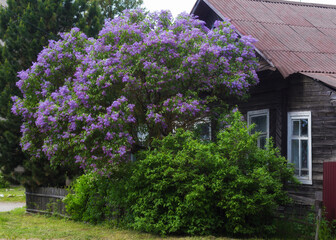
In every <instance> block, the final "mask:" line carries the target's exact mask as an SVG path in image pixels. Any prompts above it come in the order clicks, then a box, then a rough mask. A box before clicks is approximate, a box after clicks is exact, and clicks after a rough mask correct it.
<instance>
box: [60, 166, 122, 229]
mask: <svg viewBox="0 0 336 240" xmlns="http://www.w3.org/2000/svg"><path fill="white" fill-rule="evenodd" d="M121 169H123V167H122V168H121ZM121 169H119V171H118V172H117V171H116V172H115V174H114V175H113V176H111V177H106V176H100V175H99V174H97V173H92V172H91V173H87V174H84V175H82V176H81V177H79V178H77V179H76V181H75V182H74V183H73V185H72V186H71V187H70V189H69V194H68V195H67V196H66V198H65V199H64V202H65V204H66V211H67V213H68V214H69V215H70V216H71V218H72V219H74V220H78V221H85V222H90V223H101V222H104V221H106V220H118V221H119V220H122V218H121V216H122V213H123V211H124V209H125V203H126V202H125V190H124V186H125V184H123V181H124V177H125V176H127V174H126V173H125V172H123V171H121ZM118 173H119V174H120V175H118Z"/></svg>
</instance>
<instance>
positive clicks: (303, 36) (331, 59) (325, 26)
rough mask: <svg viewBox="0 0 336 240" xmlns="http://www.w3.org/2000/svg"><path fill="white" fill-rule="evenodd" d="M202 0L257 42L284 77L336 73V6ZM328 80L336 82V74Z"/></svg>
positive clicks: (266, 0) (271, 0)
mask: <svg viewBox="0 0 336 240" xmlns="http://www.w3.org/2000/svg"><path fill="white" fill-rule="evenodd" d="M203 1H204V2H205V3H206V4H207V5H208V6H209V7H210V8H211V9H212V10H214V11H215V12H216V13H217V14H218V15H219V16H220V17H221V18H224V17H225V18H229V19H230V20H231V22H232V24H233V25H234V26H235V27H236V28H237V30H238V32H239V33H241V34H244V35H251V36H253V37H255V38H256V39H258V42H257V43H256V48H257V49H258V50H259V51H260V52H261V53H262V54H263V55H264V56H265V57H266V58H267V60H268V61H270V62H271V63H273V64H274V66H275V67H276V68H277V69H278V70H279V71H280V73H281V74H282V75H283V76H284V77H288V76H289V75H291V74H293V73H298V72H302V73H303V72H304V73H322V74H326V75H328V76H329V75H330V74H331V75H332V74H336V6H334V5H323V4H313V3H300V2H288V1H283V0H203ZM315 77H316V76H315ZM322 77H323V78H324V77H325V76H324V75H322ZM329 80H333V81H334V82H336V78H335V76H334V75H332V77H331V78H329ZM329 85H330V84H329ZM334 87H336V84H334Z"/></svg>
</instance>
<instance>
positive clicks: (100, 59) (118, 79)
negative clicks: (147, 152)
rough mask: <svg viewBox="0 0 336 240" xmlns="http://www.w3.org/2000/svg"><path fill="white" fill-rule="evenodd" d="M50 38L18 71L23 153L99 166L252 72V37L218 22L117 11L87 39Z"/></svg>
mask: <svg viewBox="0 0 336 240" xmlns="http://www.w3.org/2000/svg"><path fill="white" fill-rule="evenodd" d="M61 37H62V39H61V40H59V41H51V42H50V43H49V45H48V47H46V48H45V49H44V50H43V51H42V52H41V53H40V54H39V56H38V59H37V62H36V63H34V64H33V66H31V67H30V68H28V69H27V70H25V71H21V72H20V73H19V77H20V80H19V81H18V82H17V86H18V87H19V88H20V90H21V91H22V93H23V96H24V97H23V98H20V97H14V98H13V100H14V102H15V103H14V105H13V108H12V111H13V112H14V113H16V114H19V115H20V116H22V118H23V121H24V122H23V125H22V132H23V136H22V138H21V143H22V147H23V150H25V151H26V152H27V153H29V154H30V155H31V156H32V159H39V158H43V157H47V158H48V159H49V160H50V161H51V162H53V163H59V162H64V161H70V162H76V163H78V164H79V165H80V166H81V167H82V168H85V169H87V168H89V169H93V170H94V171H98V172H100V173H102V174H104V173H106V174H108V173H109V169H111V168H113V167H115V166H116V165H117V164H118V163H119V162H120V161H124V160H126V159H128V158H129V155H128V153H130V152H134V151H136V150H137V148H139V147H141V146H150V143H151V141H152V139H153V138H162V137H163V136H167V135H168V134H169V133H170V132H172V131H174V129H176V128H177V127H184V128H188V127H191V126H193V125H194V123H195V122H197V121H199V119H202V118H204V117H205V116H209V115H210V114H211V113H212V110H213V109H214V108H216V107H218V106H222V105H225V102H226V100H227V99H228V98H231V97H243V96H245V95H246V92H247V90H248V89H249V87H250V86H251V85H253V84H255V83H256V82H257V81H258V80H257V75H256V72H255V69H256V67H257V64H256V58H255V53H254V47H253V46H252V43H253V39H252V38H251V37H248V36H242V37H239V36H238V35H237V34H236V33H235V28H234V27H233V26H232V25H231V24H230V23H229V22H228V21H224V22H216V23H215V28H214V29H212V30H209V29H207V28H206V27H205V23H204V22H202V21H199V20H197V19H196V17H194V16H189V15H180V16H178V17H177V19H176V20H173V18H172V16H171V14H170V13H169V12H167V11H163V12H161V13H152V14H147V13H144V12H143V11H142V10H136V11H125V12H124V13H123V14H122V15H121V16H120V17H118V18H115V19H113V20H108V21H106V22H105V25H104V27H103V29H102V30H101V31H100V33H99V37H98V38H97V39H92V38H87V36H86V35H85V34H84V33H82V32H80V31H79V29H76V28H74V29H72V30H71V31H70V33H66V34H63V35H61Z"/></svg>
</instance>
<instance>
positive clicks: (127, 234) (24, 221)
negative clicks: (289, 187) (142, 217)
mask: <svg viewBox="0 0 336 240" xmlns="http://www.w3.org/2000/svg"><path fill="white" fill-rule="evenodd" d="M0 236H1V238H5V239H30V238H33V239H111V240H114V239H125V240H126V239H163V238H162V237H159V236H155V235H151V234H146V233H140V232H135V231H130V230H122V229H115V228H111V227H108V226H94V225H90V224H86V223H80V222H74V221H71V220H67V219H61V218H57V217H50V216H43V215H35V214H34V215H31V214H26V213H25V209H24V208H18V209H15V210H13V211H11V212H6V213H0ZM164 239H166V240H175V239H176V240H177V239H178V240H197V239H204V240H228V238H216V237H212V236H210V237H165V238H164Z"/></svg>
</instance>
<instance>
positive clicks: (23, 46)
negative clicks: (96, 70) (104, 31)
mask: <svg viewBox="0 0 336 240" xmlns="http://www.w3.org/2000/svg"><path fill="white" fill-rule="evenodd" d="M102 23H103V15H102V14H101V11H100V9H99V7H98V5H97V4H96V3H89V2H88V1H84V0H75V1H73V0H49V1H41V0H32V1H18V0H7V5H6V6H5V7H1V6H0V39H1V41H2V42H1V43H3V44H0V168H1V170H2V172H3V174H4V176H5V177H6V178H7V179H8V178H9V179H13V178H14V179H15V180H16V181H18V180H19V181H20V182H21V183H22V184H24V183H25V184H28V185H29V184H32V183H37V184H41V182H43V181H45V180H43V178H44V179H45V178H47V179H48V182H49V183H51V182H50V179H53V180H54V181H53V182H54V183H52V184H57V183H56V182H58V180H56V179H58V178H59V176H61V175H63V173H61V172H60V171H59V170H60V169H58V170H56V169H50V166H49V161H48V160H47V159H40V160H39V162H32V161H27V158H28V157H27V156H26V155H24V154H23V153H22V151H21V148H20V145H19V143H20V139H19V138H20V135H21V134H20V126H21V119H20V118H19V117H17V116H14V115H13V114H12V113H11V107H12V101H11V96H13V95H19V96H22V95H21V93H20V91H19V89H18V88H17V87H16V86H15V83H16V82H17V81H18V77H17V72H19V71H21V70H22V69H27V68H28V67H29V66H31V63H32V62H33V61H36V56H37V54H38V53H39V52H40V51H41V50H42V49H43V46H45V45H46V44H48V39H55V40H56V39H59V36H58V33H59V32H64V31H69V30H70V29H71V28H72V27H73V26H78V27H80V28H81V29H82V30H83V31H84V32H85V33H87V34H88V35H90V36H94V35H97V34H98V31H99V29H101V26H102ZM20 165H21V166H24V167H25V169H26V171H25V172H24V173H23V174H16V172H15V171H14V169H15V168H16V167H17V166H20ZM47 165H48V166H47ZM41 169H43V170H41ZM14 174H15V176H14ZM43 175H44V176H43Z"/></svg>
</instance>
